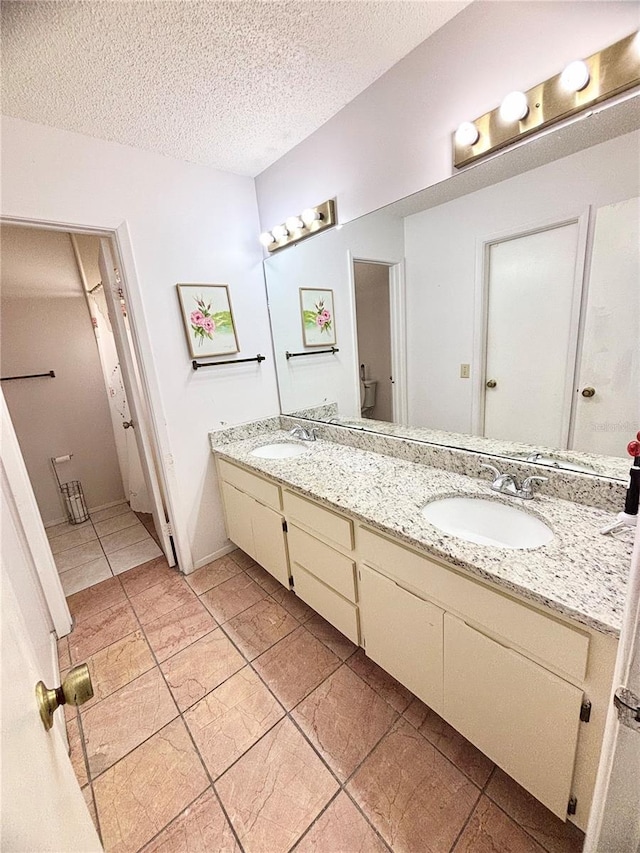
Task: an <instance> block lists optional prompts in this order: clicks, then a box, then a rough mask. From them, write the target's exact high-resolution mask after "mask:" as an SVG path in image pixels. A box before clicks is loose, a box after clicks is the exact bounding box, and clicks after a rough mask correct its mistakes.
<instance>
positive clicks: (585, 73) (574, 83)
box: [560, 59, 591, 92]
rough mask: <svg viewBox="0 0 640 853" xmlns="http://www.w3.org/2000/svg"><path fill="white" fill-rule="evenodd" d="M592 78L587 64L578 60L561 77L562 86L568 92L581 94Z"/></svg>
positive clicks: (569, 65)
mask: <svg viewBox="0 0 640 853" xmlns="http://www.w3.org/2000/svg"><path fill="white" fill-rule="evenodd" d="M590 77H591V75H590V74H589V68H588V66H587V63H586V62H583V61H582V60H581V59H576V60H575V62H570V63H569V64H568V65H567V67H566V68H565V69H564V71H563V72H562V74H561V75H560V85H561V86H562V88H563V89H566V90H567V91H568V92H580V91H581V90H582V89H584V87H585V86H586V85H587V83H588V82H589V79H590Z"/></svg>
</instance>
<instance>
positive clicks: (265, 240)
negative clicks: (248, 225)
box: [260, 231, 276, 249]
mask: <svg viewBox="0 0 640 853" xmlns="http://www.w3.org/2000/svg"><path fill="white" fill-rule="evenodd" d="M260 242H261V243H262V245H263V246H264V247H265V249H268V248H269V246H270V245H271V244H272V243H275V242H276V238H275V237H274V236H273V234H272V233H271V231H263V232H262V234H261V235H260Z"/></svg>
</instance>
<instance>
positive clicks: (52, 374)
mask: <svg viewBox="0 0 640 853" xmlns="http://www.w3.org/2000/svg"><path fill="white" fill-rule="evenodd" d="M41 376H50V377H51V379H55V378H56V372H55V370H50V371H49V372H48V373H25V375H24V376H3V377H2V380H1V381H2V382H11V380H12V379H39V378H40V377H41Z"/></svg>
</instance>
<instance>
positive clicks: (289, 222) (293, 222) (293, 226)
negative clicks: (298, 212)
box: [284, 216, 304, 233]
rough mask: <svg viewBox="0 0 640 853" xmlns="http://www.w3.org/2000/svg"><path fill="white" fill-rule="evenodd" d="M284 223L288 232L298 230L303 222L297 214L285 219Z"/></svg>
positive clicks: (302, 226)
mask: <svg viewBox="0 0 640 853" xmlns="http://www.w3.org/2000/svg"><path fill="white" fill-rule="evenodd" d="M284 224H285V225H286V226H287V231H289V233H291V232H292V231H299V230H300V229H301V228H304V222H303V221H302V219H300V217H299V216H290V217H289V218H288V219H285V223H284Z"/></svg>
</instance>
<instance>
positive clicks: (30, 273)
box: [0, 223, 175, 595]
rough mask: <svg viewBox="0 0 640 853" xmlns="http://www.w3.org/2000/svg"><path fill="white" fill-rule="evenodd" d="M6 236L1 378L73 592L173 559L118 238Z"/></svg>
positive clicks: (15, 228)
mask: <svg viewBox="0 0 640 853" xmlns="http://www.w3.org/2000/svg"><path fill="white" fill-rule="evenodd" d="M0 236H1V238H2V272H1V284H2V288H1V291H0V300H1V308H2V311H1V315H0V318H1V324H2V351H1V355H2V379H3V382H2V389H3V394H4V397H5V400H6V403H7V407H8V410H9V413H10V416H11V419H12V422H13V427H14V429H15V432H16V435H17V438H18V442H19V444H20V448H21V451H22V456H23V459H24V462H25V465H26V468H27V472H28V474H29V479H30V482H31V485H32V488H33V491H34V494H35V498H36V503H37V505H38V509H39V512H40V516H41V518H42V522H43V524H44V527H45V529H46V533H47V538H48V540H49V544H50V547H51V551H52V554H53V558H54V561H55V564H56V567H57V570H58V573H59V577H60V581H61V584H62V587H63V589H64V592H65V595H72V594H73V593H75V592H78V591H80V590H81V589H85V588H87V587H89V586H92V585H94V584H96V583H100V582H101V581H103V580H106V579H108V578H109V577H112V576H114V575H117V574H121V573H122V572H125V571H128V570H130V569H132V568H134V567H135V566H137V565H140V564H142V563H146V562H148V561H150V560H153V559H154V558H157V557H161V556H162V555H163V554H164V556H165V557H166V559H167V560H168V562H169V564H170V565H175V557H174V551H173V545H172V542H171V539H170V536H169V525H168V520H167V502H166V499H165V496H164V495H163V493H162V491H161V483H162V478H161V476H160V474H161V472H160V471H159V470H158V467H157V462H156V460H157V453H155V454H154V447H153V443H152V440H151V431H150V429H149V427H148V412H147V410H146V408H145V401H144V394H143V393H142V388H141V378H140V376H141V374H140V367H139V364H138V363H137V361H136V358H135V349H134V347H133V344H132V338H131V329H130V326H129V318H128V307H127V304H126V300H125V294H124V290H123V287H120V286H119V284H121V282H119V272H118V264H117V263H116V262H115V261H114V258H115V257H116V254H115V252H114V249H113V247H112V245H111V244H110V241H109V240H107V239H105V238H104V237H100V236H99V235H95V234H87V233H73V232H70V231H61V230H57V229H49V228H35V227H27V226H25V225H21V224H5V223H2V225H1V226H0ZM154 457H155V458H154ZM70 483H80V484H81V488H82V492H83V495H84V501H82V500H81V501H80V509H82V505H83V504H84V506H85V507H86V510H87V513H86V514H83V513H82V512H81V511H78V501H77V500H76V504H75V510H74V512H73V513H71V514H69V512H68V508H69V507H68V501H67V500H66V496H65V494H64V493H63V490H61V489H60V484H62V486H63V487H64V486H65V485H66V484H70ZM85 519H86V520H85Z"/></svg>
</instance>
